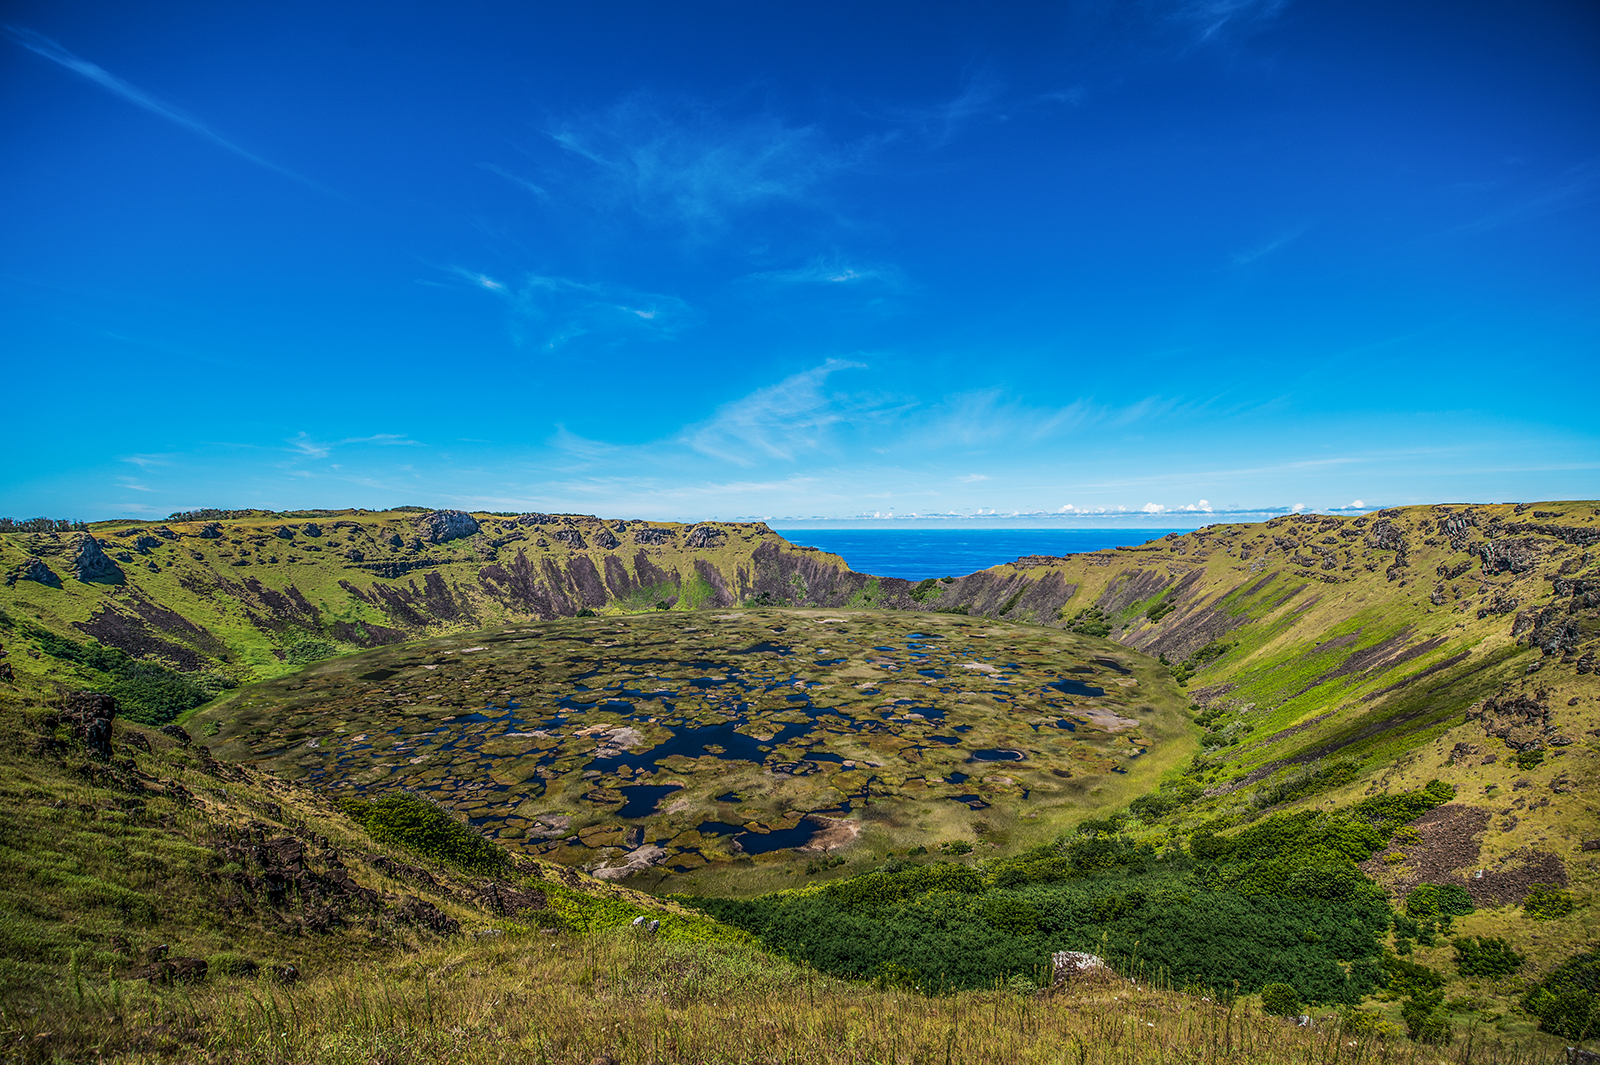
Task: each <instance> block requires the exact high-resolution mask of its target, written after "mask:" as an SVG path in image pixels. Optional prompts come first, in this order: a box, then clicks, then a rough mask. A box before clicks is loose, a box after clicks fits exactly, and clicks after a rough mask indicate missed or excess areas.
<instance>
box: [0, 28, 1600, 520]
mask: <svg viewBox="0 0 1600 1065" xmlns="http://www.w3.org/2000/svg"><path fill="white" fill-rule="evenodd" d="M4 21H5V27H6V28H5V31H4V39H3V40H0V49H3V51H0V55H3V56H4V62H0V108H3V114H4V129H5V131H6V132H5V135H4V137H3V138H0V152H3V156H0V353H3V356H0V357H3V360H4V364H5V374H6V381H7V384H8V388H7V390H6V392H7V402H6V422H7V426H8V430H9V432H8V433H7V436H8V449H7V453H8V461H7V463H6V467H5V473H4V477H3V479H0V513H5V514H11V515H13V516H16V517H24V516H32V515H34V514H48V515H51V516H57V517H84V518H108V517H118V516H126V517H141V516H163V515H165V514H167V513H168V512H170V511H173V510H176V509H180V508H190V507H201V506H216V507H252V506H265V507H272V508H279V509H286V508H301V507H342V506H367V507H379V506H387V505H394V504H399V503H419V504H426V505H440V506H459V507H468V508H478V509H491V510H528V509H538V510H564V511H579V512H585V513H599V514H603V515H613V516H639V517H653V518H688V519H692V518H697V517H707V516H720V517H733V516H758V517H766V516H773V517H781V516H786V515H800V516H811V515H820V516H830V517H845V516H849V515H857V514H872V513H880V514H887V513H891V512H892V513H894V514H896V515H908V514H913V513H915V514H930V513H962V514H972V513H977V512H979V511H985V512H994V513H996V514H999V515H1005V514H1008V513H1011V512H1018V511H1020V512H1056V513H1058V514H1064V515H1068V516H1071V517H1072V518H1073V520H1077V521H1083V522H1089V523H1093V522H1096V521H1101V520H1105V516H1106V514H1108V513H1109V514H1112V515H1116V514H1140V515H1142V514H1146V513H1155V512H1156V510H1157V508H1159V509H1160V510H1161V511H1164V512H1166V513H1167V514H1168V515H1171V514H1174V513H1183V514H1185V515H1189V514H1195V515H1199V514H1203V513H1205V512H1207V511H1209V512H1211V513H1218V514H1220V513H1225V512H1233V511H1261V510H1272V509H1275V508H1287V507H1293V506H1296V505H1299V506H1303V507H1306V508H1309V509H1316V510H1327V509H1331V508H1334V507H1358V508H1365V507H1371V506H1374V505H1380V504H1381V505H1394V504H1403V503H1414V502H1430V501H1459V500H1478V501H1489V500H1537V499H1554V498H1572V497H1582V498H1593V497H1595V496H1597V495H1600V490H1597V481H1600V478H1597V471H1600V417H1597V416H1596V414H1595V401H1594V396H1595V395H1596V393H1597V391H1600V390H1597V388H1596V379H1597V378H1600V374H1597V373H1596V369H1597V364H1600V357H1597V353H1600V299H1597V297H1600V284H1597V282H1600V256H1597V255H1596V251H1595V249H1596V248H1600V226H1597V221H1600V121H1597V118H1600V113H1597V112H1600V106H1597V105H1600V58H1597V57H1600V9H1597V8H1596V7H1595V6H1594V5H1593V4H1590V3H1579V2H1574V3H1539V2H1519V3H1514V4H1513V3H1500V4H1461V3H1459V2H1456V3H1448V4H1447V3H1426V2H1418V3H1409V4H1401V5H1396V4H1390V3H1363V2H1352V0H1337V2H1309V0H1299V2H1293V0H1171V2H1157V0H1149V2H1128V3H1110V2H1094V3H1076V4H1074V3H1063V4H1049V5H1029V4H1009V5H994V4H966V5H939V4H928V3H914V4H913V3H877V4H867V5H863V4H859V3H853V4H827V3H808V4H804V5H801V4H759V5H752V4H735V3H726V4H687V5H662V4H643V3H640V4H630V3H595V4H564V5H557V4H530V3H474V4H470V5H448V6H444V5H434V4H430V5H421V4H385V5H381V6H380V5H377V4H332V5H330V4H326V3H321V4H300V3H293V2H287V3H279V4H274V5H255V6H251V7H246V6H243V5H229V4H199V3H152V4H139V5H130V4H121V3H99V2H75V3H25V2H14V3H11V4H8V5H6V9H5V17H4ZM1358 501H1359V502H1358ZM1184 508H1188V509H1187V510H1185V509H1184ZM1166 520H1167V521H1168V522H1169V523H1170V517H1169V518H1168V519H1166ZM1196 520H1199V519H1198V518H1197V519H1196Z"/></svg>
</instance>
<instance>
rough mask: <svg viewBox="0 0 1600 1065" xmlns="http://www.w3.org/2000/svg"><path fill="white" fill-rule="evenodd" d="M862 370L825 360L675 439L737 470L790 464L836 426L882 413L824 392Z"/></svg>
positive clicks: (870, 403) (873, 403) (874, 402)
mask: <svg viewBox="0 0 1600 1065" xmlns="http://www.w3.org/2000/svg"><path fill="white" fill-rule="evenodd" d="M865 368H866V364H865V363H860V362H852V361H850V360H846V359H829V360H827V361H826V362H824V363H823V364H822V365H820V366H816V367H813V368H812V369H809V370H805V371H802V372H801V373H797V374H792V375H791V376H789V377H786V378H784V379H783V380H782V381H779V382H778V383H776V384H773V385H767V386H765V387H763V388H759V389H756V390H755V391H754V392H751V393H749V394H748V395H746V396H743V397H741V398H739V399H737V400H734V401H733V402H731V403H726V404H724V405H723V406H721V407H719V408H718V409H717V411H716V413H715V414H713V415H712V417H711V418H710V419H708V420H707V421H705V422H702V423H700V424H698V425H692V426H689V427H688V428H686V429H685V430H684V432H683V433H682V434H681V437H680V438H681V439H682V440H683V441H684V442H686V443H687V444H688V445H689V446H690V447H691V448H693V449H694V450H695V451H698V452H700V453H701V454H703V455H709V456H712V457H714V458H719V459H723V460H725V461H728V462H732V463H735V464H737V465H740V466H753V465H755V464H756V463H757V462H758V461H760V460H762V459H779V460H784V461H789V460H793V459H794V458H795V457H796V456H797V455H799V454H801V453H804V452H810V451H815V450H817V449H818V448H819V447H822V446H824V444H825V442H826V438H827V436H828V435H829V434H830V433H831V431H832V430H833V429H835V428H836V427H838V426H840V425H842V424H844V423H846V422H857V423H859V422H861V421H865V420H868V419H870V418H871V417H872V416H873V415H875V414H881V413H883V412H884V411H885V410H886V408H887V405H886V404H885V403H884V402H883V401H882V400H881V399H878V398H875V397H869V396H862V395H853V394H850V393H847V392H843V391H829V390H828V389H827V388H826V385H827V383H828V378H830V377H831V376H833V375H834V374H836V373H840V372H842V371H845V370H859V369H865Z"/></svg>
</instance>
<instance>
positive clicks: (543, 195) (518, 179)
mask: <svg viewBox="0 0 1600 1065" xmlns="http://www.w3.org/2000/svg"><path fill="white" fill-rule="evenodd" d="M478 166H479V167H480V168H481V169H483V170H487V171H488V172H489V173H491V174H494V175H495V176H496V177H502V178H505V179H506V180H507V181H509V182H511V183H512V184H513V185H515V186H517V187H518V188H519V189H521V190H522V191H524V192H531V193H533V194H534V195H535V196H537V197H539V198H540V199H541V200H548V199H549V198H550V192H549V190H548V189H546V188H545V187H544V186H543V185H538V184H535V183H534V182H532V181H529V180H528V179H527V178H525V177H522V176H520V175H518V174H513V173H512V172H511V171H509V170H507V169H505V168H504V167H499V166H495V165H494V164H493V163H479V164H478Z"/></svg>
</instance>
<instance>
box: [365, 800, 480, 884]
mask: <svg viewBox="0 0 1600 1065" xmlns="http://www.w3.org/2000/svg"><path fill="white" fill-rule="evenodd" d="M339 807H340V809H341V810H342V811H343V812H344V813H345V815H346V816H348V817H349V818H350V819H351V820H352V821H355V822H356V823H357V824H359V825H361V827H362V828H364V829H366V830H367V835H369V836H371V837H372V838H373V839H375V840H377V841H378V842H380V843H394V844H397V845H399V846H401V847H404V848H406V849H407V850H409V851H413V852H415V853H417V854H420V855H422V856H424V857H426V858H432V859H433V860H434V861H438V862H446V863H448V864H450V865H454V866H457V867H459V868H461V869H463V870H465V871H467V872H469V873H479V874H483V875H485V876H490V875H494V874H496V873H499V872H501V871H503V870H504V869H505V867H506V864H507V857H506V853H505V851H503V850H501V849H500V848H499V847H498V846H496V845H495V844H494V843H492V842H490V841H489V840H487V839H485V838H484V837H483V836H480V835H478V834H477V833H476V832H474V831H472V829H470V828H468V827H467V826H466V825H464V824H462V823H461V822H460V821H457V820H456V819H455V818H454V817H452V816H451V815H450V813H449V811H447V810H446V809H445V808H444V807H442V806H440V805H439V804H438V803H436V802H433V801H431V800H429V799H425V798H422V797H421V796H419V795H413V794H411V793H410V792H405V791H391V792H389V793H388V794H386V795H383V796H380V797H379V798H377V799H373V800H370V801H369V800H366V799H345V800H344V801H342V802H341V803H340V804H339Z"/></svg>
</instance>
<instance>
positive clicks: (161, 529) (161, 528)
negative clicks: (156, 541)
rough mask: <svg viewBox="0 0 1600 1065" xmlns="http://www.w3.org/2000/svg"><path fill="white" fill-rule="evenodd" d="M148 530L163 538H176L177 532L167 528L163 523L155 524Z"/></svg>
mask: <svg viewBox="0 0 1600 1065" xmlns="http://www.w3.org/2000/svg"><path fill="white" fill-rule="evenodd" d="M150 531H151V532H153V533H155V534H156V535H157V536H159V537H161V539H163V540H176V539H177V538H178V534H177V533H175V532H173V531H172V530H171V529H169V528H167V527H166V526H165V525H157V526H156V527H155V528H154V529H151V530H150Z"/></svg>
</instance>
